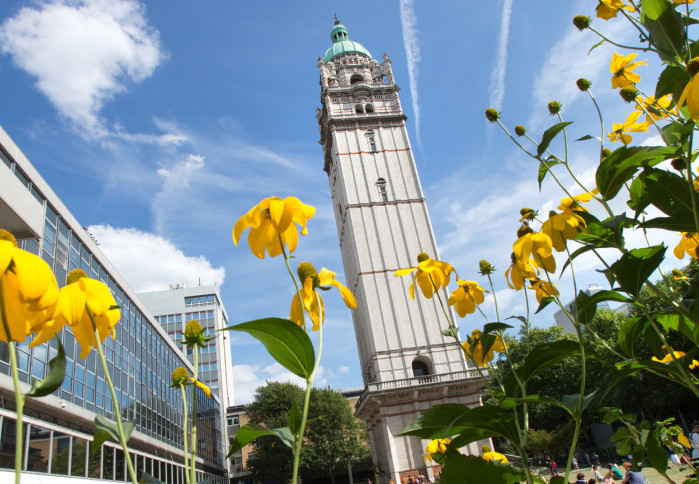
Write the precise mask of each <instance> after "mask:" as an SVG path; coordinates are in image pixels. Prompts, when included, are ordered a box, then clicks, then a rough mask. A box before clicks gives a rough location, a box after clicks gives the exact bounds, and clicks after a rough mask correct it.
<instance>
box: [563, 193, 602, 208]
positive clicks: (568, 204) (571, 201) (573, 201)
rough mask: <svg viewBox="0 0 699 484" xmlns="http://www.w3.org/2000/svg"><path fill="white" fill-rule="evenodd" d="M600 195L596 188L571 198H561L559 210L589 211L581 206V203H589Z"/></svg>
mask: <svg viewBox="0 0 699 484" xmlns="http://www.w3.org/2000/svg"><path fill="white" fill-rule="evenodd" d="M598 193H599V190H598V189H597V188H594V189H593V190H592V191H591V192H585V193H581V194H580V195H575V196H573V197H572V198H571V197H565V198H561V204H560V205H559V206H558V210H571V211H572V210H585V211H587V209H586V208H585V207H583V206H582V205H580V203H587V202H589V201H590V200H592V198H593V197H594V196H595V195H597V194H598Z"/></svg>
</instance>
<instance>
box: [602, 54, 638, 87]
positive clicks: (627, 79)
mask: <svg viewBox="0 0 699 484" xmlns="http://www.w3.org/2000/svg"><path fill="white" fill-rule="evenodd" d="M637 56H638V54H629V55H627V56H626V57H624V56H623V55H619V54H617V53H616V52H614V55H613V56H612V62H611V63H610V64H609V70H610V71H611V72H612V89H616V88H617V87H627V86H630V85H631V84H634V83H636V82H638V81H640V80H641V76H639V75H638V74H636V73H634V72H631V71H633V70H634V69H636V68H637V67H638V66H641V65H646V61H644V60H643V61H638V62H631V61H632V60H634V59H635V58H636V57H637Z"/></svg>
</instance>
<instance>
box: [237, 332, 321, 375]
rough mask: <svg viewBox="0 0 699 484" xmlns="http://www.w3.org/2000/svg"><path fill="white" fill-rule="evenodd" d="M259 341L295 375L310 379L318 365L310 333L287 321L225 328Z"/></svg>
mask: <svg viewBox="0 0 699 484" xmlns="http://www.w3.org/2000/svg"><path fill="white" fill-rule="evenodd" d="M224 329H227V330H232V331H242V332H245V333H248V334H249V335H250V336H252V337H254V338H257V339H258V340H259V341H260V342H261V343H262V344H263V345H265V348H267V351H268V352H269V354H270V355H271V356H272V358H274V359H275V360H277V362H278V363H279V364H280V365H282V366H283V367H284V368H286V369H287V370H289V371H290V372H292V373H293V374H294V375H297V376H300V377H302V378H305V379H306V380H308V378H309V377H310V376H311V372H312V371H313V366H314V365H315V359H316V355H315V350H314V349H313V343H311V339H310V338H309V337H308V334H306V332H305V331H304V330H303V329H301V328H300V327H299V325H298V324H296V323H294V322H293V321H289V320H288V319H282V318H265V319H257V320H255V321H248V322H247V323H240V324H236V325H235V326H230V327H228V328H224Z"/></svg>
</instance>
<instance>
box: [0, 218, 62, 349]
mask: <svg viewBox="0 0 699 484" xmlns="http://www.w3.org/2000/svg"><path fill="white" fill-rule="evenodd" d="M0 295H1V298H0V340H2V341H8V342H9V341H17V342H20V343H21V342H23V341H24V340H25V339H26V337H27V336H28V335H29V334H31V333H34V332H36V331H40V330H41V329H42V328H43V327H45V326H46V325H47V324H49V323H50V322H51V320H52V316H53V311H54V307H55V305H56V301H57V299H58V284H57V283H56V278H55V277H54V275H53V272H52V271H51V268H50V267H49V266H48V264H46V262H44V260H43V259H41V258H40V257H37V256H35V255H34V254H32V253H30V252H26V251H24V250H22V249H20V248H18V247H17V243H16V241H15V238H14V236H13V235H12V234H10V233H9V232H8V231H6V230H2V229H0Z"/></svg>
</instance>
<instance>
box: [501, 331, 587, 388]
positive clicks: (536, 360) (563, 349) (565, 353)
mask: <svg viewBox="0 0 699 484" xmlns="http://www.w3.org/2000/svg"><path fill="white" fill-rule="evenodd" d="M579 354H580V345H579V344H578V343H577V342H575V341H570V340H561V341H555V342H553V343H543V344H540V345H537V346H535V347H534V348H532V350H531V351H530V352H529V354H528V355H527V358H526V359H525V360H524V364H523V365H522V366H521V367H519V368H518V369H517V370H516V371H517V373H518V375H519V377H520V379H521V380H522V381H523V382H524V383H525V384H526V383H527V382H528V381H529V380H530V379H531V378H532V377H534V376H535V375H537V374H539V373H541V372H542V371H544V370H545V369H547V368H549V367H551V366H552V365H555V364H556V363H558V362H559V361H561V360H563V359H564V358H568V357H569V356H575V355H579ZM517 388H518V387H517V381H516V380H515V378H514V375H513V374H512V373H510V374H509V375H508V377H507V379H506V380H505V394H506V395H508V396H513V395H515V390H516V389H517Z"/></svg>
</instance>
